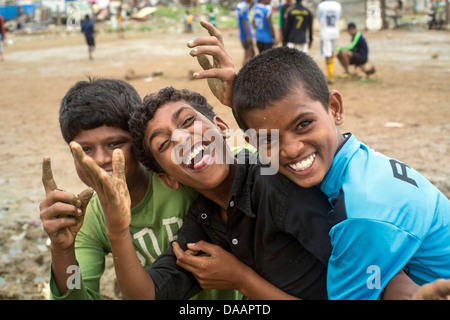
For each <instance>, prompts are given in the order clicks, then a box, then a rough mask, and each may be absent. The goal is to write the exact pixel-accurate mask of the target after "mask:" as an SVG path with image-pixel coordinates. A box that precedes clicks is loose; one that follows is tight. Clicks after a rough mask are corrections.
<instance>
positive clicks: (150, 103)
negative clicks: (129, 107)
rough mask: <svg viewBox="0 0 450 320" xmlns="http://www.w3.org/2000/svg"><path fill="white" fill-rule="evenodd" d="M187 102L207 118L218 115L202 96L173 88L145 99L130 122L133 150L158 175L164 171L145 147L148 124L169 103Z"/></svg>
mask: <svg viewBox="0 0 450 320" xmlns="http://www.w3.org/2000/svg"><path fill="white" fill-rule="evenodd" d="M180 100H184V101H186V102H187V103H188V104H189V105H190V106H191V107H193V108H194V109H195V110H197V111H198V112H200V113H201V114H203V115H204V116H205V117H207V118H208V119H210V120H211V121H213V120H214V117H215V116H216V114H215V113H214V111H213V107H212V106H211V105H210V104H209V103H208V101H207V100H206V98H205V97H203V96H202V95H201V94H199V93H197V92H194V91H190V90H187V89H182V90H177V89H175V88H173V87H166V88H163V89H161V90H159V91H158V92H155V93H152V94H149V95H147V96H145V97H144V102H143V105H142V106H141V107H139V108H136V109H135V110H134V111H133V112H132V114H131V118H130V121H129V126H130V133H131V138H132V143H133V149H134V151H135V153H136V157H137V159H138V160H139V161H140V162H141V163H142V164H143V165H144V166H146V167H147V169H149V170H152V171H154V172H156V173H162V172H164V170H163V169H162V168H161V166H160V165H159V164H158V163H157V162H156V160H155V158H154V157H153V155H152V153H151V152H150V150H148V148H146V147H145V143H144V137H145V131H146V129H147V123H148V122H149V121H150V120H152V119H153V117H154V116H155V113H156V111H157V110H158V109H159V108H160V107H162V106H163V105H165V104H167V103H169V102H177V101H180Z"/></svg>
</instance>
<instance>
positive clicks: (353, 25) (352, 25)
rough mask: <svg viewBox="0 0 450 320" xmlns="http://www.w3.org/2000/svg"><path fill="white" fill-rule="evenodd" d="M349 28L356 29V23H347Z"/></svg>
mask: <svg viewBox="0 0 450 320" xmlns="http://www.w3.org/2000/svg"><path fill="white" fill-rule="evenodd" d="M347 29H356V24H354V23H353V22H349V24H348V25H347Z"/></svg>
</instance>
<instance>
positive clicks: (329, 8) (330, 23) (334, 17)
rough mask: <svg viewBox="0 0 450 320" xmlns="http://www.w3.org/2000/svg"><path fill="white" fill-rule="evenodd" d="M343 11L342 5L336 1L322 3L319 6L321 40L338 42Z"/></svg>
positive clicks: (317, 13)
mask: <svg viewBox="0 0 450 320" xmlns="http://www.w3.org/2000/svg"><path fill="white" fill-rule="evenodd" d="M341 11H342V7H341V4H340V3H339V2H337V1H334V0H327V1H322V2H320V3H319V4H318V6H317V10H316V15H317V20H318V21H319V24H320V39H321V40H337V39H338V38H339V18H340V17H341Z"/></svg>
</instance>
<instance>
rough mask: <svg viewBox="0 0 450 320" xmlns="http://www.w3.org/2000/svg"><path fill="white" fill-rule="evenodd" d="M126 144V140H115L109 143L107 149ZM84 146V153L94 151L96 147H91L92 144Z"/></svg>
mask: <svg viewBox="0 0 450 320" xmlns="http://www.w3.org/2000/svg"><path fill="white" fill-rule="evenodd" d="M124 144H125V142H124V141H113V142H109V143H107V144H106V148H107V149H117V148H120V147H122V146H123V145H124ZM82 148H83V151H84V153H86V154H89V153H91V152H93V150H94V148H93V147H90V146H83V147H82Z"/></svg>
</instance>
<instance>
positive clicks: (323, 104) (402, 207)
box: [189, 37, 450, 299]
mask: <svg viewBox="0 0 450 320" xmlns="http://www.w3.org/2000/svg"><path fill="white" fill-rule="evenodd" d="M202 42H205V43H208V45H215V46H216V47H219V48H220V50H223V43H220V44H217V43H216V42H217V41H216V40H214V39H213V37H211V39H209V40H207V41H193V42H190V43H189V46H190V47H194V46H196V45H199V44H201V43H202ZM219 52H220V51H214V52H213V50H211V47H207V46H204V47H202V46H200V47H198V48H197V51H196V54H208V53H209V54H213V55H215V59H216V60H218V61H220V62H221V63H220V67H221V68H223V69H224V71H225V72H224V73H223V74H222V75H219V72H218V71H217V70H215V71H214V73H213V72H212V71H211V70H206V71H204V72H198V73H196V74H197V78H209V77H218V76H219V78H220V77H222V78H221V79H222V80H226V82H227V83H233V86H232V89H233V92H232V94H231V93H230V92H229V91H230V88H231V86H230V85H228V86H224V87H223V88H224V89H225V91H228V92H221V94H220V95H217V94H216V96H218V97H220V96H222V97H228V98H229V97H230V96H231V95H232V97H233V98H232V102H231V104H228V105H229V106H232V107H233V108H234V109H233V110H234V112H235V115H236V118H237V119H236V120H237V121H238V123H239V124H240V125H242V127H243V128H244V129H248V128H252V129H253V130H255V131H256V140H257V141H258V146H261V145H264V143H265V145H264V146H265V148H266V149H267V150H269V151H270V150H271V148H273V147H275V146H276V147H277V148H278V149H279V171H280V173H282V174H283V175H285V176H286V177H288V178H289V179H290V180H292V181H293V182H295V183H296V184H297V185H299V186H301V187H304V188H311V187H317V188H320V189H321V190H322V191H323V192H324V193H325V194H326V195H327V196H328V197H329V199H330V203H331V204H332V206H333V210H332V211H331V212H330V219H331V225H332V228H331V230H330V237H331V242H332V246H333V251H332V253H331V257H330V260H329V264H328V271H327V272H328V281H327V283H328V285H327V289H328V295H329V298H330V299H377V298H381V294H382V292H383V290H384V289H385V288H386V286H387V284H388V283H389V281H390V280H391V279H393V277H394V276H395V275H396V274H397V273H398V272H399V271H401V270H404V271H405V272H406V273H407V274H408V275H409V277H410V278H411V279H413V280H414V281H415V282H416V283H417V284H419V285H423V284H425V283H430V282H433V281H434V280H436V279H438V278H444V279H449V278H450V273H449V272H450V269H449V268H448V266H449V265H450V233H449V232H448V230H449V228H450V202H449V200H448V199H447V198H446V197H445V196H444V195H443V194H442V193H441V192H440V191H439V190H437V189H436V188H435V187H434V186H433V185H432V184H431V183H430V182H429V181H427V180H426V179H425V178H424V177H423V176H421V175H420V174H419V173H417V172H416V171H414V170H413V169H411V168H410V167H409V166H407V165H405V164H403V163H401V162H399V161H397V160H394V159H390V158H388V157H385V156H383V155H380V154H379V153H376V152H374V151H373V150H371V149H370V148H368V147H367V146H365V145H364V144H362V143H360V142H359V141H357V140H356V138H355V137H354V136H353V135H351V134H346V135H343V134H341V133H340V131H339V125H341V124H342V123H343V121H344V108H343V101H342V96H341V94H340V93H339V92H337V91H329V90H328V86H327V82H326V79H325V77H324V75H323V73H322V72H321V70H320V68H319V67H318V66H317V64H316V63H315V62H314V61H313V60H312V58H311V57H309V56H307V55H305V54H303V53H300V52H298V51H295V50H291V49H289V48H276V49H272V50H268V51H267V52H264V53H263V54H261V55H259V56H258V57H255V59H253V60H252V61H250V62H249V63H248V64H247V65H246V66H244V67H243V68H242V69H241V70H240V72H239V74H238V75H237V76H236V78H235V79H234V78H233V77H232V76H230V75H231V72H230V70H229V69H230V68H231V67H232V63H230V61H228V59H229V56H228V55H221V54H219ZM224 75H226V76H224ZM281 75H282V79H281ZM227 101H228V102H229V101H230V100H229V99H228V100H227ZM274 129H278V130H279V131H278V133H279V134H278V137H279V138H277V139H266V140H263V141H261V140H260V139H259V138H258V133H259V132H260V130H268V131H269V132H270V131H272V130H274ZM368 249H369V250H368ZM444 283H445V282H444ZM416 289H417V288H416Z"/></svg>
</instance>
